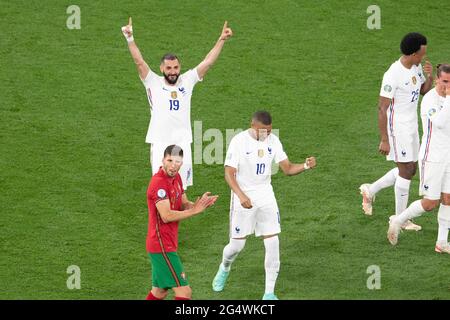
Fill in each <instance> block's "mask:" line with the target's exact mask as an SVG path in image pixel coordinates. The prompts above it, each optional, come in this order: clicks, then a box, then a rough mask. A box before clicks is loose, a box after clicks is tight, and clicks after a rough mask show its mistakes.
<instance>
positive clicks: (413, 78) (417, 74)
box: [380, 60, 426, 135]
mask: <svg viewBox="0 0 450 320" xmlns="http://www.w3.org/2000/svg"><path fill="white" fill-rule="evenodd" d="M425 81H426V79H425V76H424V74H423V70H422V66H421V65H419V66H416V65H413V66H412V67H411V69H407V68H405V67H404V66H403V64H402V63H401V62H400V60H397V61H396V62H394V63H393V64H392V65H391V67H390V68H389V69H388V70H387V71H386V72H385V74H384V76H383V83H382V85H381V90H380V96H382V97H385V98H389V99H391V104H390V105H389V109H388V112H387V117H388V123H387V126H388V133H389V134H391V135H395V132H396V131H397V132H404V133H410V134H414V133H415V132H417V130H418V121H417V104H418V101H419V96H420V87H421V86H422V84H423V83H424V82H425Z"/></svg>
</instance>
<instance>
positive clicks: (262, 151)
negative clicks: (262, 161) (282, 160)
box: [258, 149, 264, 158]
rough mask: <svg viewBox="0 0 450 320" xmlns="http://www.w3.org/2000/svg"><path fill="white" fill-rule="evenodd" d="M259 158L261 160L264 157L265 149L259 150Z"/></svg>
mask: <svg viewBox="0 0 450 320" xmlns="http://www.w3.org/2000/svg"><path fill="white" fill-rule="evenodd" d="M258 157H260V158H262V157H264V150H263V149H259V150H258Z"/></svg>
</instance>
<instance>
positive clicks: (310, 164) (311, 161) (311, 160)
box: [305, 157, 316, 169]
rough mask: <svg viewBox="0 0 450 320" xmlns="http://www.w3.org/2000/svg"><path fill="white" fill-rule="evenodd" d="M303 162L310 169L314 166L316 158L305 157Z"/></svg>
mask: <svg viewBox="0 0 450 320" xmlns="http://www.w3.org/2000/svg"><path fill="white" fill-rule="evenodd" d="M305 163H306V165H307V166H308V167H309V168H310V169H312V168H314V167H315V166H316V158H315V157H309V158H306V160H305Z"/></svg>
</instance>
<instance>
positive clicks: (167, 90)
mask: <svg viewBox="0 0 450 320" xmlns="http://www.w3.org/2000/svg"><path fill="white" fill-rule="evenodd" d="M199 81H202V79H200V78H199V76H198V73H197V69H191V70H189V71H187V72H185V73H183V74H181V75H180V76H179V78H178V81H177V83H176V84H175V85H173V86H172V85H168V84H166V82H165V80H164V77H163V76H158V75H157V74H156V73H154V72H153V71H151V70H149V72H148V75H147V77H146V78H145V79H144V80H143V81H142V82H143V84H144V86H145V89H146V91H147V98H148V102H149V104H150V113H151V118H150V124H149V126H148V131H147V137H146V139H145V142H147V143H156V142H158V143H169V144H170V143H191V142H192V129H191V96H192V90H193V89H194V86H195V84H196V83H197V82H199Z"/></svg>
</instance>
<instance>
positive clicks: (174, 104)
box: [169, 100, 180, 111]
mask: <svg viewBox="0 0 450 320" xmlns="http://www.w3.org/2000/svg"><path fill="white" fill-rule="evenodd" d="M169 102H170V109H169V110H175V111H177V110H178V109H180V101H178V100H169Z"/></svg>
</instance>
